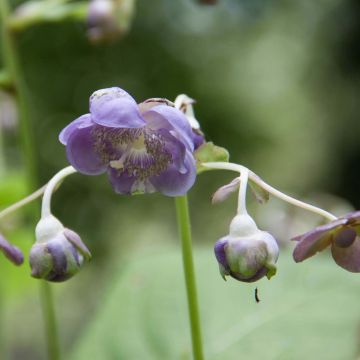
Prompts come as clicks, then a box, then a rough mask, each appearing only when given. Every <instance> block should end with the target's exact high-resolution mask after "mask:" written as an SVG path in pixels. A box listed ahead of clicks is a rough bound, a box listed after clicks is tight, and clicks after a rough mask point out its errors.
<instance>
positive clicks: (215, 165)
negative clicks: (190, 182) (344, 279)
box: [202, 162, 337, 221]
mask: <svg viewBox="0 0 360 360" xmlns="http://www.w3.org/2000/svg"><path fill="white" fill-rule="evenodd" d="M202 166H204V167H206V168H209V169H219V170H230V171H236V172H239V173H244V172H248V174H249V179H250V180H251V181H253V182H254V183H256V184H257V185H259V186H260V187H262V188H263V189H264V190H266V191H268V192H269V193H270V194H272V195H274V196H276V197H277V198H279V199H281V200H283V201H286V202H288V203H289V204H292V205H294V206H297V207H299V208H302V209H304V210H307V211H310V212H313V213H315V214H318V215H320V216H323V217H325V218H326V219H328V220H330V221H333V220H336V219H337V216H335V215H333V214H331V213H330V212H328V211H326V210H323V209H321V208H318V207H317V206H314V205H310V204H307V203H305V202H303V201H300V200H297V199H295V198H293V197H291V196H289V195H286V194H284V193H282V192H281V191H279V190H277V189H275V188H273V187H272V186H271V185H269V184H267V183H266V182H265V181H263V180H262V179H260V178H259V177H258V176H257V175H256V174H255V173H253V172H252V171H250V170H249V169H248V168H246V167H245V166H242V165H239V164H233V163H226V162H205V163H202Z"/></svg>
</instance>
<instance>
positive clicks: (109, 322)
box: [70, 246, 360, 360]
mask: <svg viewBox="0 0 360 360" xmlns="http://www.w3.org/2000/svg"><path fill="white" fill-rule="evenodd" d="M139 255H141V254H137V256H136V260H134V261H131V262H129V264H128V265H127V266H126V269H125V271H121V272H119V273H117V274H115V275H114V277H113V279H112V281H111V283H110V284H109V289H108V291H107V292H105V294H103V299H101V301H99V302H100V303H101V307H100V308H99V309H98V312H97V314H96V315H95V316H94V318H93V319H92V321H91V322H88V321H85V323H86V324H87V327H86V329H85V332H84V334H83V335H82V336H81V337H80V338H79V341H78V344H77V345H76V346H75V348H74V351H73V353H72V354H71V356H70V359H72V360H87V359H142V360H147V359H149V360H152V359H154V360H155V359H182V360H185V359H189V360H190V359H191V341H190V336H189V324H188V315H187V304H186V297H185V287H184V279H183V271H182V265H181V255H180V249H174V250H169V251H164V250H163V251H162V252H161V251H157V255H151V256H149V254H142V255H143V256H139ZM195 264H196V270H197V283H198V286H199V292H198V293H199V301H200V308H201V320H202V325H203V337H204V348H205V355H206V356H205V357H206V359H208V360H220V359H221V360H233V359H239V356H240V355H241V358H243V359H284V360H285V359H292V360H300V359H301V360H302V359H304V358H308V359H313V358H314V356H315V357H316V358H321V359H327V360H338V359H351V358H354V355H355V354H356V351H357V347H358V340H357V339H358V325H359V324H358V319H359V318H360V307H359V301H358V299H359V296H360V287H359V276H358V275H357V274H351V273H348V272H346V271H344V270H342V269H341V268H339V267H338V266H336V264H335V263H334V261H333V260H332V258H331V256H330V254H329V253H325V254H323V256H321V255H320V256H319V255H318V256H316V257H314V258H312V259H310V260H308V261H306V262H304V263H301V264H295V263H294V262H293V260H292V257H291V253H290V251H283V252H282V256H281V258H280V261H279V263H278V273H277V275H276V276H274V277H273V278H272V279H271V281H268V280H267V279H266V278H264V279H262V280H260V281H259V282H257V283H256V284H246V283H241V282H238V281H236V280H233V279H231V278H229V279H228V281H227V282H224V281H223V280H222V279H221V277H220V276H219V274H218V264H217V263H216V260H215V259H214V257H213V250H212V248H211V247H210V246H209V247H207V248H205V249H198V251H196V252H195ZM255 287H257V288H258V298H259V299H260V302H259V303H257V302H256V301H255V298H254V291H255ZM341 334H343V335H344V336H342V335H341ZM345 335H346V336H345ZM239 354H240V355H239Z"/></svg>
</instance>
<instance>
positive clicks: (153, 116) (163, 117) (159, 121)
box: [143, 105, 194, 152]
mask: <svg viewBox="0 0 360 360" xmlns="http://www.w3.org/2000/svg"><path fill="white" fill-rule="evenodd" d="M143 117H144V118H145V119H146V121H147V124H148V126H149V127H150V128H151V129H153V130H158V129H167V130H169V131H170V132H171V134H172V135H174V136H175V137H176V138H178V139H179V140H180V141H181V142H182V143H184V145H185V146H186V147H187V148H188V150H190V151H191V152H192V151H193V150H194V135H193V131H192V129H191V126H190V123H189V122H188V120H187V118H186V116H185V115H184V114H183V113H182V112H181V111H180V110H178V109H175V108H174V107H171V106H167V105H158V106H154V107H153V108H151V110H149V111H146V112H145V113H144V114H143Z"/></svg>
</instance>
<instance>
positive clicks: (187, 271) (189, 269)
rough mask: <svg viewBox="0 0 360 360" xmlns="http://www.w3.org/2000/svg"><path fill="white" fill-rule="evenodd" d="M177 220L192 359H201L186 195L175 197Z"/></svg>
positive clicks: (200, 338) (199, 329)
mask: <svg viewBox="0 0 360 360" xmlns="http://www.w3.org/2000/svg"><path fill="white" fill-rule="evenodd" d="M175 204H176V214H177V222H178V227H179V234H180V238H181V244H182V256H183V267H184V275H185V283H186V292H187V301H188V310H189V318H190V327H191V340H192V350H193V356H194V360H203V359H204V355H203V349H202V337H201V325H200V316H199V307H198V300H197V291H196V280H195V270H194V261H193V255H192V242H191V228H190V217H189V208H188V200H187V196H186V195H184V196H179V197H176V198H175Z"/></svg>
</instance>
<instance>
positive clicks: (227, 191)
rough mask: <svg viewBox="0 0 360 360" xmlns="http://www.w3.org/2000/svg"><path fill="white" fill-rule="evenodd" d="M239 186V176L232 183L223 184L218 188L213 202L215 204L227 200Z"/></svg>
mask: <svg viewBox="0 0 360 360" xmlns="http://www.w3.org/2000/svg"><path fill="white" fill-rule="evenodd" d="M239 186H240V178H239V177H237V178H235V179H234V180H232V181H231V183H229V184H226V185H224V186H221V187H220V188H219V189H217V190H216V191H215V193H214V194H213V196H212V199H211V202H212V203H213V204H217V203H220V202H222V201H225V200H226V199H227V198H228V197H229V196H230V195H231V194H232V193H234V192H235V191H237V190H238V189H239Z"/></svg>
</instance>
